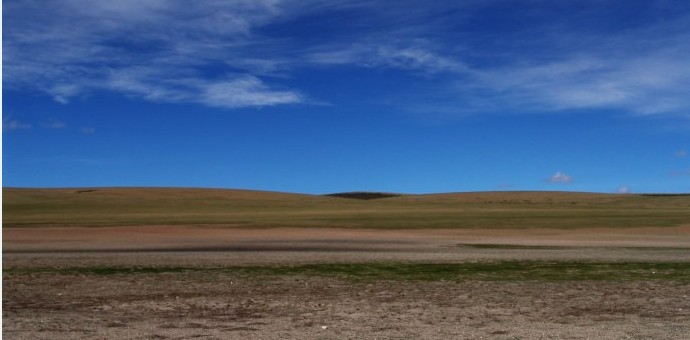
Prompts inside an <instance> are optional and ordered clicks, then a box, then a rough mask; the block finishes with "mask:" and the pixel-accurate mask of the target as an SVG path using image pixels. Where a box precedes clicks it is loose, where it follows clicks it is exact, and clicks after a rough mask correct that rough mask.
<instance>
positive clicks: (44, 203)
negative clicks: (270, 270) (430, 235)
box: [2, 188, 690, 228]
mask: <svg viewBox="0 0 690 340" xmlns="http://www.w3.org/2000/svg"><path fill="white" fill-rule="evenodd" d="M345 198H353V199H345ZM2 222H3V227H4V228H13V227H31V226H89V227H99V226H118V225H129V226H133V225H136V226H146V225H217V226H222V227H253V228H256V227H261V228H269V227H338V228H533V227H539V228H585V227H586V228H592V227H607V228H624V227H641V226H649V227H653V226H676V225H690V196H687V195H661V196H659V195H653V196H643V195H616V194H596V193H575V192H538V191H534V192H514V191H513V192H468V193H444V194H425V195H405V194H391V193H377V192H350V193H339V194H331V195H305V194H292V193H281V192H268V191H252V190H231V189H193V188H63V189H20V188H3V221H2Z"/></svg>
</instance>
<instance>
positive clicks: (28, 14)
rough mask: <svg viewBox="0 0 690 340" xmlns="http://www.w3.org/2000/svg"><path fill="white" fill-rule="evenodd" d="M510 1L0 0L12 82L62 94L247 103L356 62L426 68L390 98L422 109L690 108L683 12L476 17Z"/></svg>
mask: <svg viewBox="0 0 690 340" xmlns="http://www.w3.org/2000/svg"><path fill="white" fill-rule="evenodd" d="M507 3H508V2H506V1H501V0H495V1H463V2H462V4H452V3H451V4H449V3H435V2H431V3H430V2H416V1H399V2H395V3H394V4H391V3H390V2H385V1H376V0H371V1H354V2H353V1H317V0H307V1H291V0H258V1H197V2H194V3H193V4H189V3H183V2H172V1H166V0H152V1H134V0H124V1H117V2H116V3H112V4H111V3H109V2H103V1H98V2H93V1H88V0H54V1H50V2H34V1H28V0H18V1H13V2H9V3H8V4H6V6H5V12H6V13H7V14H8V15H7V20H8V22H7V27H8V28H7V30H6V32H5V36H4V44H5V46H4V47H5V51H6V54H7V56H8V58H6V60H5V65H4V69H5V79H3V81H4V82H5V83H6V86H8V87H9V88H24V89H32V90H39V91H43V92H44V93H47V94H49V95H50V96H52V98H53V99H54V100H56V101H57V102H60V103H68V102H69V101H70V100H71V99H72V98H74V97H78V96H81V95H85V94H88V93H90V92H93V91H98V90H106V91H114V92H117V93H122V94H124V95H128V96H132V97H136V98H142V99H145V100H150V101H160V102H193V103H200V104H203V105H208V106H213V107H222V108H239V107H253V106H271V105H282V104H296V103H313V102H317V101H318V100H320V101H330V98H317V100H310V99H309V93H308V89H304V88H289V87H286V86H285V82H283V81H284V80H285V79H287V78H289V77H294V76H295V75H296V74H300V75H303V74H305V73H304V72H301V71H307V72H320V71H321V70H323V69H331V68H333V67H361V68H366V69H392V70H398V71H401V72H407V73H410V74H412V75H421V77H422V78H421V79H424V80H425V82H423V84H422V85H420V86H419V88H418V91H416V92H415V93H413V94H412V95H408V94H399V93H395V94H391V95H392V96H403V97H405V98H407V100H402V101H400V103H399V105H400V106H403V107H408V108H412V109H414V108H415V107H418V106H419V105H424V106H425V107H426V108H427V110H426V111H434V109H435V108H436V109H438V110H441V111H446V112H448V113H462V114H467V113H472V114H477V113H507V112H538V113H544V112H558V111H578V110H592V109H611V110H620V111H623V112H628V113H631V114H636V115H653V114H666V115H675V116H684V117H687V116H690V114H688V112H690V95H688V92H687V89H688V88H690V59H688V58H687V56H688V55H690V44H688V41H690V28H688V26H687V24H686V23H687V22H688V19H690V13H688V12H690V11H689V10H688V9H687V8H681V10H676V11H670V10H666V12H664V13H667V14H666V15H668V17H669V19H668V20H651V19H650V20H645V21H642V22H640V23H638V24H637V25H632V26H631V27H626V28H625V29H610V28H606V29H601V30H595V29H588V26H587V25H588V24H591V25H593V26H595V25H601V22H600V21H606V22H607V23H608V21H607V20H606V17H607V15H612V13H611V11H608V10H607V9H606V6H601V5H600V4H599V3H598V2H596V1H592V2H587V1H585V2H583V5H582V7H583V8H585V9H584V10H582V11H581V13H580V14H578V15H579V16H577V15H573V16H572V17H571V16H569V15H568V16H566V17H563V18H561V17H558V16H556V17H554V16H553V15H548V12H544V11H540V9H542V8H551V9H552V10H556V11H557V10H562V9H563V8H560V7H559V6H565V5H564V4H561V3H560V2H559V3H555V2H548V1H534V2H530V3H529V4H528V5H525V6H520V7H519V8H515V9H514V10H515V12H514V13H513V12H511V15H514V16H516V17H518V16H519V17H523V19H522V20H523V21H527V20H531V21H530V25H518V26H516V27H511V26H508V25H509V24H501V25H499V24H496V25H489V26H491V27H490V28H489V29H485V27H484V26H482V25H476V22H474V21H473V18H474V20H476V18H481V19H482V20H483V21H491V20H495V21H497V22H499V21H500V19H501V18H498V17H496V18H494V17H491V15H488V14H487V13H498V12H501V11H498V10H497V9H498V8H501V6H505V5H506V4H507ZM568 6H570V5H568ZM650 6H652V5H650ZM659 6H661V5H659ZM681 7H682V6H681ZM568 8H570V7H568ZM535 13H536V14H535ZM540 13H541V14H540ZM544 13H547V14H544ZM668 13H670V14H668ZM593 14H594V15H593ZM602 18H603V19H602ZM326 19H327V20H326ZM561 19H563V20H561ZM566 19H567V20H566ZM581 19H585V20H589V21H588V22H585V23H583V22H581ZM597 20H599V21H597ZM532 21H533V22H532ZM298 83H299V82H298ZM430 84H431V85H433V86H428V85H430ZM439 89H440V90H439ZM432 96H433V102H429V101H426V100H425V101H424V102H423V103H422V104H420V103H421V102H422V101H421V100H420V98H421V97H424V99H428V98H429V97H432Z"/></svg>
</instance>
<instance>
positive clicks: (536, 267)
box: [4, 261, 690, 282]
mask: <svg viewBox="0 0 690 340" xmlns="http://www.w3.org/2000/svg"><path fill="white" fill-rule="evenodd" d="M180 272H198V273H199V275H204V273H210V272H214V273H226V274H235V275H246V276H269V277H276V276H323V277H335V278H341V279H347V280H353V281H372V280H414V281H471V280H474V281H583V280H594V281H646V280H668V281H682V282H690V263H687V262H674V263H651V262H544V261H503V262H477V263H426V264H421V263H348V264H311V265H301V266H236V267H219V268H199V267H72V268H35V269H33V268H14V269H12V268H10V269H5V270H4V274H5V275H18V274H32V273H33V274H37V273H54V274H62V275H74V274H80V275H140V274H160V273H180Z"/></svg>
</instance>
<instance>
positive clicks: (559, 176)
mask: <svg viewBox="0 0 690 340" xmlns="http://www.w3.org/2000/svg"><path fill="white" fill-rule="evenodd" d="M548 182H549V183H562V184H563V183H572V182H573V178H572V177H570V176H568V175H566V174H565V173H563V172H560V171H558V172H556V173H555V174H553V176H551V177H549V179H548Z"/></svg>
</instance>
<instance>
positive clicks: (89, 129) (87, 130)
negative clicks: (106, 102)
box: [81, 127, 96, 135]
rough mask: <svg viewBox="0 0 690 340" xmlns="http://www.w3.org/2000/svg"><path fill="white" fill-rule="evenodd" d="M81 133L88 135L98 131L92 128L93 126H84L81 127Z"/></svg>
mask: <svg viewBox="0 0 690 340" xmlns="http://www.w3.org/2000/svg"><path fill="white" fill-rule="evenodd" d="M81 133H83V134H87V135H90V134H94V133H96V129H95V128H92V127H83V128H81Z"/></svg>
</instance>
